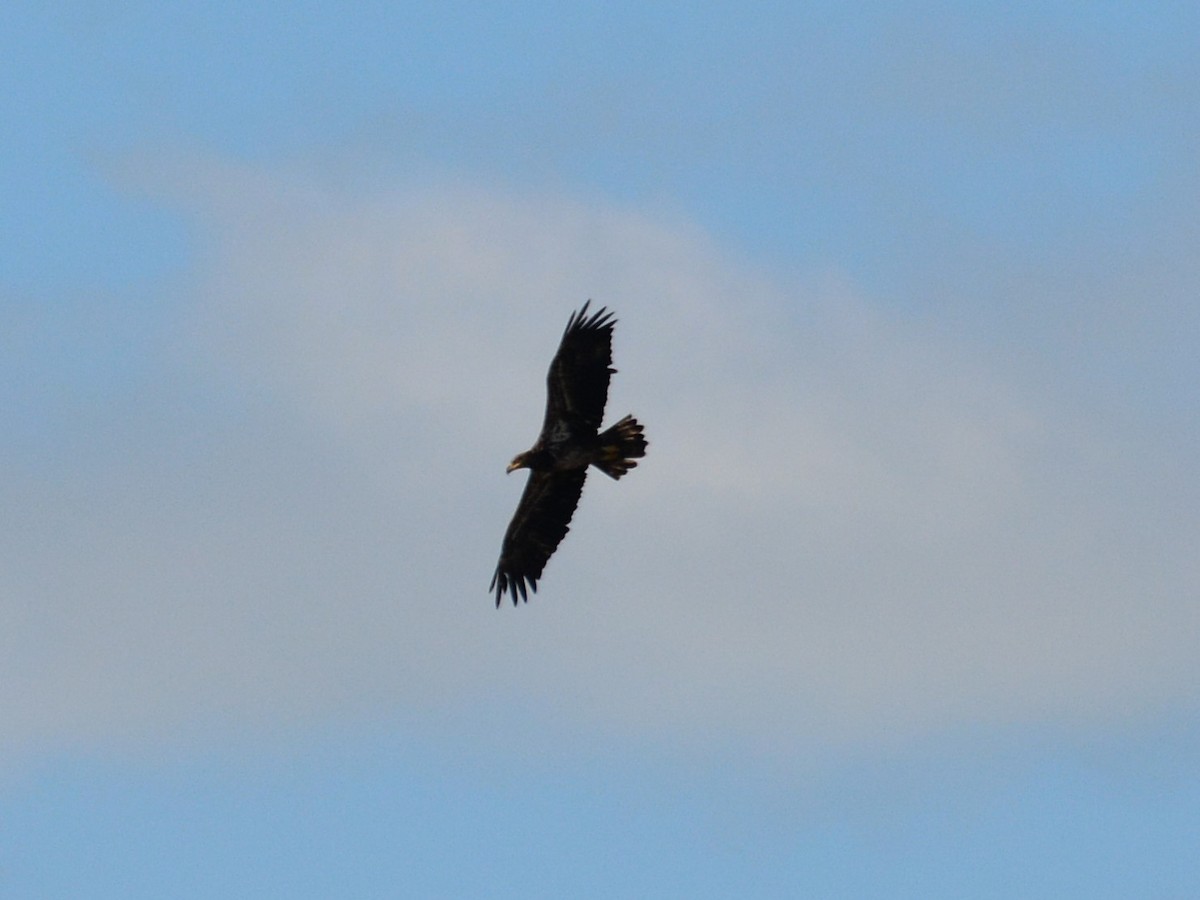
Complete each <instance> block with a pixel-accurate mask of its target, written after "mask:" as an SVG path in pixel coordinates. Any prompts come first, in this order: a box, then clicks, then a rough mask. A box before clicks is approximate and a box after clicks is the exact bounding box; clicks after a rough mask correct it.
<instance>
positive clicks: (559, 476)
mask: <svg viewBox="0 0 1200 900" xmlns="http://www.w3.org/2000/svg"><path fill="white" fill-rule="evenodd" d="M591 302H592V301H591V300H588V301H587V302H586V303H584V304H583V308H582V309H580V310H579V311H578V312H576V313H573V314H572V315H571V317H570V319H568V320H567V327H566V330H565V331H564V332H563V336H562V341H561V342H560V343H559V345H558V352H557V353H555V354H554V359H553V360H551V362H550V371H549V373H548V374H547V375H546V418H545V420H544V421H543V422H542V432H541V434H539V435H538V439H537V441H536V442H535V443H534V445H533V446H532V447H530V448H529V449H528V450H526V451H525V452H524V453H518V454H517V455H516V456H515V457H513V460H512V462H510V463H509V464H508V470H507V471H509V472H513V471H515V470H516V469H529V470H530V474H529V481H528V482H527V483H526V484H525V492H524V493H523V494H522V495H521V501H520V503H518V504H517V511H516V512H515V513H514V514H513V517H512V522H510V523H509V525H508V530H507V531H506V532H505V533H504V543H503V544H502V545H501V547H500V563H499V564H498V565H497V566H496V574H495V575H493V576H492V584H491V586H490V587H489V588H488V590H489V591H491V590H493V589H494V590H495V591H496V607H497V608H499V606H500V602H501V600H502V599H503V597H504V593H505V591H507V592H508V593H509V594H511V595H512V602H513V606H516V605H517V601H518V599H520V600H524V601H526V602H528V600H529V595H528V590H533V591H534V592H536V591H537V583H538V579H539V578H541V577H542V569H544V568H545V566H546V561H547V560H548V559H550V556H551V554H553V553H554V551H555V549H556V548H557V547H558V545H559V542H561V541H562V539H563V538H564V537H565V536H566V533H567V532H568V531H569V530H570V524H571V517H572V516H573V515H574V514H575V507H576V506H577V505H578V504H579V495H580V494H581V493H582V492H583V481H584V479H585V478H586V477H587V471H588V466H595V467H596V468H597V469H599V470H600V471H601V472H603V473H604V474H605V475H607V476H609V477H610V478H613V479H617V478H620V477H621V476H622V475H624V474H625V473H626V472H628V471H629V470H630V469H632V468H634V467H635V466H637V462H636V460H638V459H640V458H641V457H643V456H645V455H646V440H645V438H643V437H642V426H641V425H640V424H639V423H638V421H637V419H635V418H634V417H633V416H625V418H623V419H621V421H619V422H617V423H616V424H615V425H613V426H611V427H610V428H607V429H605V430H604V431H601V430H600V425H601V423H602V422H603V418H604V406H605V404H606V403H607V402H608V381H609V378H610V377H611V376H612V375H613V373H615V372H616V371H617V370H616V369H614V368H612V333H613V326H614V325H615V324H616V323H617V322H616V319H614V318H613V314H612V313H611V312H608V310H607V307H601V308H600V309H599V310H598V311H596V312H595V313H593V314H592V315H591V316H590V317H589V316H588V314H587V312H588V307H589V306H590V305H591Z"/></svg>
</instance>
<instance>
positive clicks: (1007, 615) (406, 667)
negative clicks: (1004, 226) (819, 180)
mask: <svg viewBox="0 0 1200 900" xmlns="http://www.w3.org/2000/svg"><path fill="white" fill-rule="evenodd" d="M155 183H156V184H157V187H156V190H160V191H161V192H162V193H163V194H164V195H165V196H169V197H170V198H171V201H172V202H174V203H176V204H178V205H180V206H181V207H182V208H183V209H184V210H185V211H187V213H188V215H190V216H194V217H195V219H196V221H197V222H198V223H199V227H200V229H201V232H202V234H203V236H204V241H205V246H206V247H207V251H206V253H205V255H204V257H203V262H202V263H201V264H200V265H199V267H198V269H197V271H196V272H195V273H194V275H195V279H194V283H192V284H191V285H190V286H189V288H188V291H189V298H190V299H189V304H190V313H189V317H188V325H187V328H186V329H184V330H183V331H182V332H181V333H180V334H179V336H178V338H179V347H180V348H181V353H180V356H179V359H178V363H177V365H176V367H175V368H173V369H172V370H171V371H170V372H164V385H165V386H164V387H162V388H160V389H159V390H157V391H155V392H154V393H153V396H151V397H149V398H147V399H146V402H145V403H140V404H135V403H134V402H133V401H132V400H131V403H130V406H131V407H135V409H134V410H133V411H127V412H126V413H124V414H122V415H120V416H116V415H114V417H113V418H112V420H110V421H106V422H104V423H103V425H104V428H105V429H106V431H107V434H108V437H107V439H106V440H105V441H104V442H102V444H103V447H104V448H107V449H106V450H104V452H100V451H95V452H92V451H89V450H88V448H87V446H86V445H82V446H81V447H80V450H79V452H80V454H82V456H81V457H80V458H72V459H71V460H70V462H69V463H68V462H66V461H60V462H59V463H56V464H52V465H49V467H48V468H47V466H46V465H44V464H43V465H41V466H34V465H33V464H32V463H28V462H27V463H21V462H20V461H18V465H26V466H27V469H28V477H23V478H22V479H21V480H20V482H19V483H10V484H9V486H8V487H7V488H5V489H4V490H3V494H4V500H5V505H6V508H7V509H8V510H9V514H8V515H7V516H6V520H7V525H6V526H5V528H4V530H3V532H0V542H2V547H3V555H4V557H5V558H6V559H7V560H9V561H10V563H9V565H7V566H6V568H5V571H4V572H3V573H2V574H0V582H2V589H3V593H4V595H5V596H6V597H8V598H10V600H9V601H7V602H6V604H5V606H4V610H5V617H6V623H5V627H4V628H3V629H2V630H0V674H2V677H0V684H2V685H3V689H2V690H3V693H0V719H3V721H5V723H6V727H5V741H6V742H7V744H8V746H9V748H10V750H13V751H20V750H22V749H24V748H27V747H28V746H30V745H31V744H32V743H33V742H38V741H48V742H53V743H62V742H71V741H102V742H112V741H117V742H120V741H124V740H138V739H140V738H142V737H145V736H156V735H157V736H161V735H163V734H191V733H196V732H199V731H200V730H202V729H205V728H208V727H212V726H214V725H218V726H221V727H223V728H251V729H253V728H268V729H269V728H272V727H277V726H283V725H287V724H289V723H294V722H306V721H313V720H314V719H320V718H323V717H331V716H339V715H354V716H365V717H376V718H381V717H390V716H403V717H406V718H407V717H414V718H415V719H416V720H417V721H426V722H429V723H437V724H438V725H439V727H442V726H445V727H454V728H458V727H468V726H465V725H464V724H463V723H464V722H465V721H467V718H466V717H467V714H468V713H473V711H478V710H480V709H482V708H487V707H491V708H494V709H501V710H509V711H514V713H513V714H514V715H519V716H521V717H523V719H525V720H527V719H529V718H532V719H534V720H537V721H540V722H541V723H542V724H543V725H544V726H545V727H547V728H550V729H553V728H561V729H563V730H564V731H573V732H578V731H579V730H582V731H584V732H594V731H599V732H606V733H614V732H615V733H618V734H627V733H635V734H639V735H642V736H645V737H649V738H651V739H664V740H672V741H674V740H686V739H687V738H688V737H689V736H692V737H704V738H706V739H710V738H712V737H713V736H718V735H719V736H724V737H726V738H730V739H735V740H747V739H748V740H750V741H752V742H753V743H755V744H757V745H759V746H761V747H762V748H763V749H765V750H769V749H771V748H777V749H778V748H786V747H789V746H794V745H795V744H796V743H797V742H801V743H803V742H815V743H821V742H825V741H828V740H837V739H846V738H855V739H865V740H879V739H885V738H888V737H894V736H905V735H913V734H917V733H920V732H921V731H922V730H924V729H929V728H941V727H951V726H955V725H959V724H963V723H978V722H983V723H997V722H999V723H1003V722H1009V721H1021V720H1031V719H1044V718H1054V719H1060V720H1061V719H1067V720H1076V719H1079V720H1105V721H1107V720H1115V719H1118V720H1119V719H1121V718H1123V717H1127V716H1131V715H1140V714H1143V713H1144V712H1145V711H1147V710H1152V709H1154V708H1157V707H1159V706H1161V705H1171V704H1178V703H1192V702H1194V701H1195V698H1196V696H1197V688H1198V687H1200V663H1198V662H1197V657H1196V654H1195V638H1196V635H1197V633H1198V629H1200V614H1198V612H1197V605H1196V603H1195V601H1196V598H1197V593H1198V586H1200V571H1198V570H1197V564H1196V560H1197V551H1198V549H1200V548H1198V546H1197V539H1196V535H1197V529H1196V525H1197V522H1196V512H1195V510H1196V509H1198V508H1200V505H1198V504H1196V503H1195V500H1196V499H1197V498H1196V497H1195V489H1194V486H1193V482H1194V479H1190V480H1183V481H1181V479H1180V476H1183V475H1187V474H1188V471H1187V467H1186V464H1185V463H1183V462H1181V460H1180V458H1179V457H1178V455H1176V454H1175V453H1174V451H1173V449H1172V448H1170V447H1169V446H1168V447H1163V446H1160V445H1158V444H1156V443H1155V439H1154V437H1153V436H1152V435H1130V434H1129V433H1127V432H1126V431H1125V430H1124V429H1123V424H1124V423H1123V421H1122V420H1121V419H1120V417H1119V410H1108V409H1107V408H1106V407H1104V404H1103V403H1097V404H1096V405H1095V407H1093V408H1089V409H1086V410H1071V409H1069V408H1067V407H1066V406H1065V405H1064V403H1063V398H1061V397H1057V396H1055V394H1054V393H1053V392H1052V391H1049V390H1047V391H1042V390H1040V389H1037V388H1035V387H1031V382H1030V380H1029V379H1028V378H1026V377H1024V376H1023V373H1021V372H1020V371H1017V370H1015V369H1014V364H1013V363H1011V362H1010V361H1009V358H1008V357H1009V354H1008V348H1006V347H1005V346H1004V343H1003V339H1002V338H998V339H997V342H996V343H995V344H991V345H986V346H979V345H970V344H968V343H966V342H965V341H964V340H962V339H960V338H951V337H948V336H947V335H946V334H944V333H942V332H939V331H938V330H937V329H936V328H934V327H932V326H931V325H929V324H928V323H921V322H914V321H906V320H904V319H903V318H899V317H895V316H889V315H887V314H885V313H884V312H882V311H881V310H880V309H878V308H877V307H875V306H874V305H873V304H872V301H871V298H870V297H866V296H863V295H862V293H861V292H860V291H858V290H856V289H855V287H854V286H853V285H852V284H850V283H848V282H847V280H846V279H844V278H841V277H839V276H837V275H836V274H832V275H830V274H820V273H818V274H816V275H814V276H813V277H811V278H808V279H807V280H798V279H796V278H793V277H791V276H785V275H780V274H778V273H773V272H770V271H762V270H759V269H757V268H756V267H755V266H754V265H753V264H751V263H750V262H748V261H745V260H739V259H737V258H736V257H735V256H734V255H733V254H732V253H730V252H729V251H728V250H725V249H723V248H722V247H720V246H718V245H717V244H716V243H715V242H714V241H713V240H712V239H710V238H709V237H708V236H706V235H705V234H704V233H703V232H701V231H700V230H698V229H696V228H695V227H693V226H691V225H689V224H688V223H686V222H682V221H679V220H673V219H671V218H670V217H668V216H664V215H660V214H658V213H655V212H648V211H646V210H639V209H636V208H619V207H614V206H611V205H604V204H597V203H590V202H586V201H584V200H581V199H578V198H571V197H563V196H558V195H553V194H548V193H542V194H536V193H519V192H516V191H510V192H505V191H500V190H494V189H485V188H481V187H479V186H477V185H472V184H465V183H461V182H452V181H440V182H439V181H434V182H432V183H429V184H426V185H424V186H422V187H420V188H414V187H411V186H402V187H396V188H394V189H392V190H388V191H383V192H378V193H371V194H369V195H367V194H363V193H359V192H356V191H352V190H342V189H338V188H331V187H329V186H328V185H322V184H320V183H318V182H317V181H315V180H314V179H311V178H308V177H306V176H304V175H302V174H297V173H290V174H288V173H279V172H276V173H267V172H263V171H257V170H253V169H243V168H238V167H234V166H226V165H223V164H216V163H194V164H190V165H188V166H185V167H182V168H179V169H175V170H168V171H167V174H165V175H160V176H158V177H157V179H156V182H155ZM589 297H591V298H592V299H593V300H594V301H595V302H597V303H599V304H608V305H610V306H612V307H613V308H615V309H616V310H617V312H618V314H619V316H620V318H621V323H620V325H619V326H618V330H617V339H616V344H617V347H616V356H617V360H616V365H617V368H618V369H619V370H620V373H619V374H618V375H617V376H616V379H615V381H614V386H613V391H612V394H611V397H612V400H611V407H610V412H611V413H612V415H613V416H614V417H615V416H617V415H620V414H623V413H624V412H626V411H633V412H636V413H637V414H638V415H639V417H640V418H642V419H643V420H644V421H645V422H646V425H647V430H648V436H649V438H650V441H651V448H650V456H649V457H648V459H647V460H646V462H645V464H644V465H643V466H642V467H641V468H639V469H638V470H637V472H636V473H634V475H633V476H632V477H630V478H628V479H625V480H623V481H622V482H621V484H620V485H619V486H615V485H613V484H611V483H608V482H607V481H606V480H603V479H593V480H592V482H591V483H590V485H589V488H588V489H587V491H586V492H585V498H584V502H583V504H582V508H581V511H580V512H579V514H578V515H577V517H576V522H575V525H574V526H573V531H572V534H571V535H570V537H569V538H568V539H567V541H566V542H565V543H564V545H563V547H562V548H561V549H560V551H559V553H558V555H557V556H556V557H555V558H554V560H553V561H552V562H551V564H550V567H549V568H548V570H547V573H546V577H545V580H544V581H543V586H542V591H541V593H539V594H538V595H537V596H536V597H535V598H534V600H533V601H532V602H531V603H530V605H529V606H528V607H526V608H522V609H519V610H513V609H503V610H501V611H499V612H497V611H495V610H493V609H492V608H491V603H490V600H489V597H488V595H487V594H486V591H485V588H486V585H487V580H488V577H489V576H490V571H491V567H492V566H493V565H494V559H495V555H496V553H497V551H498V548H499V540H500V536H501V534H502V533H503V529H504V526H505V524H506V523H507V518H508V516H509V515H510V514H511V511H512V508H513V506H514V504H515V502H516V498H517V495H518V493H519V489H520V482H519V481H518V480H517V478H515V477H514V478H507V479H506V478H505V477H504V476H503V463H504V462H505V461H506V460H507V459H508V458H509V457H511V455H512V453H513V452H514V451H516V450H519V449H522V448H523V447H525V446H527V445H528V443H529V442H531V441H532V439H533V437H534V436H535V433H536V430H537V427H538V424H539V423H540V417H541V411H542V403H543V377H544V373H545V367H546V364H547V363H548V361H549V358H550V355H551V353H552V352H553V349H554V346H555V344H556V342H557V339H558V337H559V334H560V333H561V329H562V327H563V324H564V323H565V321H566V318H567V316H568V314H569V313H570V311H571V309H572V308H574V307H576V306H578V305H579V304H580V303H582V301H583V300H584V299H587V298H589ZM198 398H203V402H199V400H198ZM114 448H115V449H114ZM89 454H90V455H89ZM1190 474H1192V475H1194V472H1192V473H1190Z"/></svg>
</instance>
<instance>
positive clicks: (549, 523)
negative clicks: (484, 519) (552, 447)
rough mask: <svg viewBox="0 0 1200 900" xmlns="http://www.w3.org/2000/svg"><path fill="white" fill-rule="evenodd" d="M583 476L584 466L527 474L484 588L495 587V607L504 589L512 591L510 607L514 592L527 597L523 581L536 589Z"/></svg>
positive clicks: (568, 520) (567, 527)
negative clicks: (489, 580) (523, 487)
mask: <svg viewBox="0 0 1200 900" xmlns="http://www.w3.org/2000/svg"><path fill="white" fill-rule="evenodd" d="M586 477H587V469H569V470H567V471H565V472H530V473H529V482H528V483H527V484H526V485H525V493H523V494H522V495H521V502H520V503H518V504H517V511H516V512H515V513H514V514H513V518H512V522H510V523H509V525H508V531H506V532H505V533H504V543H503V545H501V547H500V564H499V565H498V566H496V574H495V575H493V576H492V584H491V587H489V588H488V590H489V591H490V590H492V588H495V590H496V605H497V606H499V605H500V600H501V599H502V598H503V597H504V592H505V591H508V592H509V593H510V594H512V601H513V606H516V605H517V595H518V592H520V599H522V600H526V601H527V600H528V599H529V596H528V594H527V593H526V585H527V584H528V587H529V589H531V590H533V591H534V592H536V591H537V581H538V579H539V578H541V577H542V569H544V568H545V567H546V560H548V559H549V558H550V555H551V554H552V553H553V552H554V550H555V548H556V547H558V544H559V542H560V541H561V540H562V539H563V537H565V536H566V533H567V532H568V531H569V530H570V524H571V516H573V515H574V514H575V507H576V506H577V505H578V504H579V495H580V494H581V493H582V492H583V480H584V478H586Z"/></svg>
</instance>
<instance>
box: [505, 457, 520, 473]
mask: <svg viewBox="0 0 1200 900" xmlns="http://www.w3.org/2000/svg"><path fill="white" fill-rule="evenodd" d="M521 467H522V463H521V461H520V460H519V459H514V460H513V461H512V462H510V463H509V464H508V466H507V467H506V468H505V469H504V474H505V475H507V474H509V473H510V472H514V471H516V470H517V469H520V468H521Z"/></svg>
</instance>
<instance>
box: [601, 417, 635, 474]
mask: <svg viewBox="0 0 1200 900" xmlns="http://www.w3.org/2000/svg"><path fill="white" fill-rule="evenodd" d="M599 440H600V450H599V452H598V453H597V456H596V459H594V460H592V464H593V465H594V466H595V467H596V468H597V469H599V470H600V471H601V472H603V473H604V474H605V475H607V476H608V477H609V478H620V477H621V476H622V475H624V474H625V473H626V472H628V471H629V470H630V469H632V468H634V467H635V466H637V463H636V462H635V461H634V460H635V459H640V458H641V457H643V456H645V455H646V439H645V438H644V437H642V426H641V424H640V423H639V422H638V420H637V419H635V418H634V417H633V416H626V417H625V418H623V419H622V420H621V421H620V422H618V423H617V424H616V425H614V426H612V427H611V428H609V429H608V430H607V431H604V432H601V434H600V439H599Z"/></svg>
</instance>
